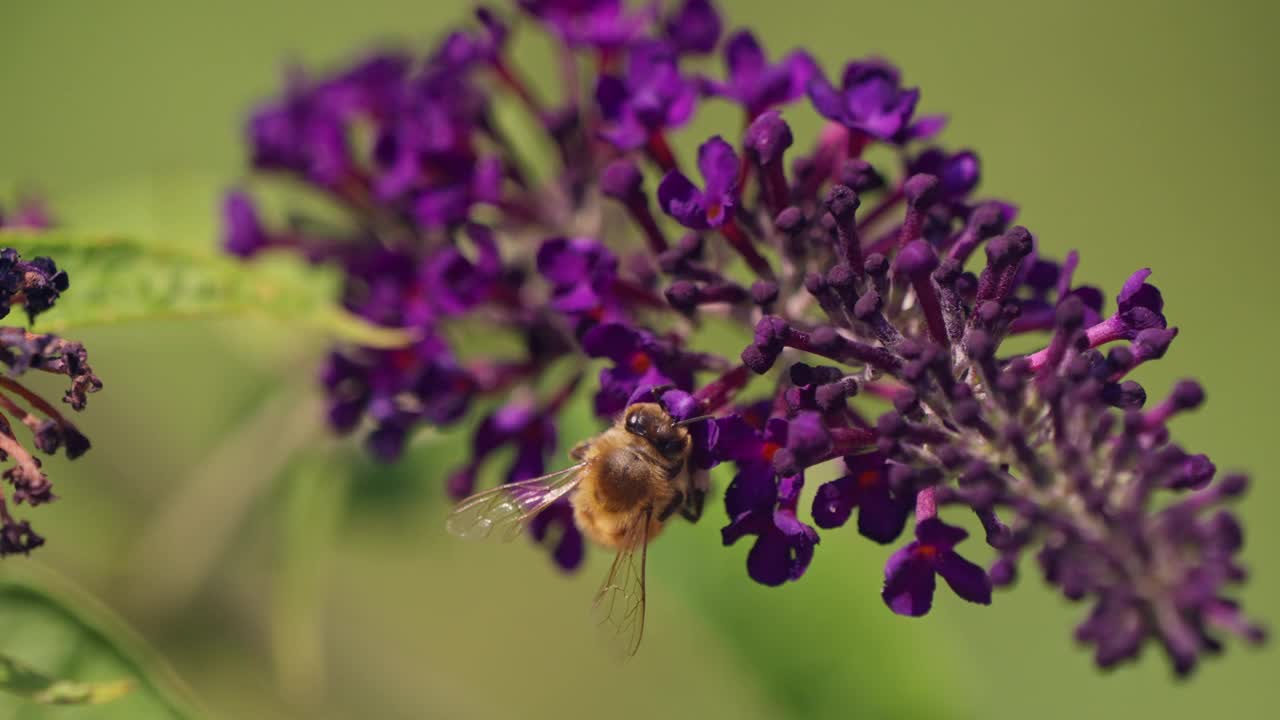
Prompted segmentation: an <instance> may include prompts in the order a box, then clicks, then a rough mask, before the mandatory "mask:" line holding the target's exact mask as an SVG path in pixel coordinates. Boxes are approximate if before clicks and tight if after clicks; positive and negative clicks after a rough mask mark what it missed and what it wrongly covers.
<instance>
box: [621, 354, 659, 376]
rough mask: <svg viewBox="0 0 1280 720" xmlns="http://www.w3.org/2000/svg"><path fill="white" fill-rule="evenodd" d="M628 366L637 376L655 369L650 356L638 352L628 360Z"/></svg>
mask: <svg viewBox="0 0 1280 720" xmlns="http://www.w3.org/2000/svg"><path fill="white" fill-rule="evenodd" d="M627 365H628V366H630V367H631V369H632V370H633V371H635V373H636V374H637V375H643V374H645V373H646V372H648V371H649V368H651V367H653V361H652V360H650V359H649V356H648V355H646V354H644V353H643V352H641V351H639V350H637V351H636V352H635V353H634V354H632V356H631V357H630V358H629V359H628V360H627Z"/></svg>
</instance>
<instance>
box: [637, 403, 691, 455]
mask: <svg viewBox="0 0 1280 720" xmlns="http://www.w3.org/2000/svg"><path fill="white" fill-rule="evenodd" d="M623 427H624V428H626V430H627V432H629V433H631V434H632V435H635V436H637V437H640V438H644V439H645V440H647V441H648V442H649V444H650V445H652V446H653V447H654V449H656V450H657V451H658V452H660V453H662V455H663V456H664V457H668V458H673V459H674V458H677V457H680V455H681V454H682V453H683V452H684V451H685V448H686V447H687V446H688V444H689V434H688V432H686V431H685V430H684V428H682V427H680V426H678V425H676V424H675V421H674V420H672V418H671V416H670V415H668V414H667V413H666V412H665V411H664V410H662V408H660V407H659V406H658V405H656V404H653V403H637V404H635V405H632V406H631V407H629V408H627V415H626V418H624V420H623Z"/></svg>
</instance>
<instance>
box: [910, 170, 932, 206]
mask: <svg viewBox="0 0 1280 720" xmlns="http://www.w3.org/2000/svg"><path fill="white" fill-rule="evenodd" d="M937 191H938V178H936V177H934V176H933V175H926V174H923V173H921V174H918V175H912V176H911V177H909V178H907V181H906V182H905V183H903V185H902V194H903V196H904V197H906V199H907V204H909V205H910V206H911V207H928V206H930V205H932V204H933V203H934V201H935V200H937V196H938V192H937Z"/></svg>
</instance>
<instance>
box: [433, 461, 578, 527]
mask: <svg viewBox="0 0 1280 720" xmlns="http://www.w3.org/2000/svg"><path fill="white" fill-rule="evenodd" d="M582 467H583V463H578V464H577V465H571V466H569V467H567V468H565V469H563V470H557V471H556V472H553V473H551V474H550V475H543V476H542V477H537V478H533V479H532V480H522V481H520V482H516V483H507V484H506V485H500V486H498V487H496V488H492V489H490V490H485V491H484V492H480V493H476V494H475V495H472V496H471V497H469V498H467V499H466V500H463V501H462V502H460V503H458V506H457V507H456V508H454V509H453V512H452V513H450V514H449V519H448V521H446V523H445V527H446V528H448V530H449V532H450V533H452V534H454V535H457V536H458V537H462V538H467V539H469V540H472V539H484V538H494V539H497V540H501V541H502V542H510V541H511V540H513V539H515V538H516V537H519V535H520V533H522V532H524V529H525V527H526V526H527V525H528V524H529V521H530V520H531V519H533V516H534V515H537V514H538V513H540V512H542V511H543V510H545V509H546V508H547V506H548V505H550V504H551V503H553V502H555V501H556V500H559V499H560V498H562V497H564V496H565V495H567V494H569V491H571V490H573V489H574V488H575V487H577V486H578V482H579V481H580V480H581V479H582V474H581V473H580V472H579V471H580V470H582Z"/></svg>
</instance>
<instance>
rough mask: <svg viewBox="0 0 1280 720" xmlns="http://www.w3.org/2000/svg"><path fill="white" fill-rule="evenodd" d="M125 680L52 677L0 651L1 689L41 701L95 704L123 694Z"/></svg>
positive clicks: (42, 702)
mask: <svg viewBox="0 0 1280 720" xmlns="http://www.w3.org/2000/svg"><path fill="white" fill-rule="evenodd" d="M132 687H133V683H131V682H129V681H128V680H117V681H115V682H104V683H82V682H74V681H72V680H58V679H55V678H51V677H49V676H48V675H45V674H44V673H41V672H40V671H39V670H35V669H33V668H30V667H27V666H26V665H24V664H22V663H21V662H19V661H18V660H14V659H13V658H11V657H8V656H7V655H0V690H4V691H5V692H8V693H13V694H14V695H18V696H20V697H24V698H26V699H28V700H31V701H33V702H38V703H41V704H44V705H97V704H99V703H105V702H111V701H112V700H115V699H117V698H120V697H123V696H124V695H125V694H126V693H128V692H129V690H130V689H132Z"/></svg>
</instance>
